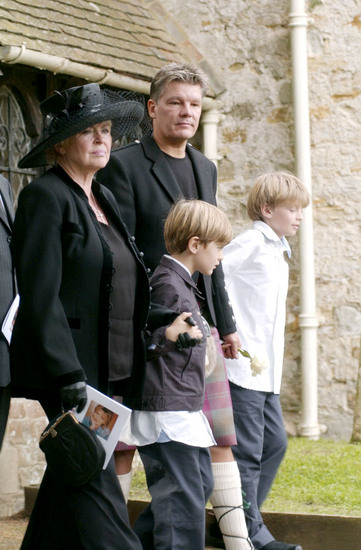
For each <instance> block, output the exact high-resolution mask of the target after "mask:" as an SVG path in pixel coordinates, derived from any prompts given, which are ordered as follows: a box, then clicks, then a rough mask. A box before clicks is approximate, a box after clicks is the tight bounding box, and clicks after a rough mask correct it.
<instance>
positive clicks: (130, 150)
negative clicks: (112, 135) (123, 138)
mask: <svg viewBox="0 0 361 550" xmlns="http://www.w3.org/2000/svg"><path fill="white" fill-rule="evenodd" d="M142 151H143V148H142V147H141V142H140V141H139V140H138V139H137V140H136V141H133V142H132V143H128V144H127V145H123V146H122V147H118V148H116V149H113V150H112V152H111V157H115V158H119V159H121V158H123V157H124V158H127V157H128V156H129V155H138V154H139V153H141V152H142Z"/></svg>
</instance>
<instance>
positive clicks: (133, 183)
mask: <svg viewBox="0 0 361 550" xmlns="http://www.w3.org/2000/svg"><path fill="white" fill-rule="evenodd" d="M187 153H188V155H189V157H190V159H191V162H192V166H193V170H194V175H195V180H196V184H197V189H198V198H199V199H201V200H204V201H206V202H209V203H210V204H216V198H215V197H216V191H217V171H216V167H215V166H214V164H213V162H211V161H210V160H209V159H207V158H206V157H205V156H204V155H203V154H202V153H200V152H199V151H197V149H195V148H194V147H192V146H191V145H187ZM97 179H98V180H99V181H101V182H102V183H103V184H104V185H105V186H106V187H108V188H109V189H110V190H111V191H112V192H113V194H114V196H115V198H116V200H117V203H118V206H119V208H120V211H121V215H122V218H123V220H124V222H125V223H126V224H127V226H128V229H129V231H130V233H131V234H132V235H134V236H135V240H136V242H137V245H138V247H139V249H140V250H142V251H143V252H144V261H145V264H146V266H147V267H149V268H150V269H151V271H152V272H153V271H154V270H155V268H156V267H157V265H158V264H159V262H160V259H161V257H162V256H163V254H165V253H166V249H165V244H164V238H163V226H164V221H165V219H166V217H167V215H168V213H169V210H170V208H171V206H172V204H173V202H174V201H175V200H177V199H178V198H180V197H182V191H181V189H180V187H179V185H178V183H177V181H176V179H175V177H174V174H173V172H172V170H171V169H170V167H169V164H168V163H167V161H166V159H165V157H164V155H163V153H162V151H161V149H160V148H159V147H158V145H157V143H156V142H155V141H154V139H153V137H151V136H148V137H145V138H143V139H142V140H141V141H140V142H136V143H132V144H131V145H128V146H126V147H123V148H121V149H117V150H115V151H113V153H112V154H111V156H110V160H109V162H108V164H107V166H106V167H105V168H103V169H102V170H101V171H100V172H98V174H97ZM204 285H205V292H206V300H207V303H208V308H209V311H210V314H211V317H212V321H213V323H214V324H215V325H216V326H217V328H218V330H219V332H220V334H221V335H226V334H230V333H233V332H235V331H236V326H235V321H234V317H233V312H232V308H231V305H230V302H229V299H228V295H227V292H226V290H225V285H224V278H223V270H222V267H221V266H218V267H217V268H216V269H215V271H214V272H213V275H212V276H211V277H204Z"/></svg>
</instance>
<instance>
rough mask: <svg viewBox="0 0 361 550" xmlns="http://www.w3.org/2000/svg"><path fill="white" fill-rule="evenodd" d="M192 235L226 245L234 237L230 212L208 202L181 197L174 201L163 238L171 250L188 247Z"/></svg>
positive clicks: (176, 251) (173, 251) (205, 240)
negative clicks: (228, 216) (226, 212)
mask: <svg viewBox="0 0 361 550" xmlns="http://www.w3.org/2000/svg"><path fill="white" fill-rule="evenodd" d="M191 237H198V238H199V240H200V242H201V243H202V244H208V243H210V242H216V243H217V244H218V245H220V246H225V245H226V244H228V243H229V242H230V241H231V240H232V238H233V230H232V226H231V224H230V222H229V220H228V218H227V216H226V215H225V214H224V212H222V211H221V210H220V209H219V208H217V206H213V205H212V204H209V203H208V202H204V201H200V200H196V199H191V200H186V199H181V200H178V201H177V202H175V203H174V205H173V207H172V209H171V211H170V212H169V214H168V217H167V219H166V222H165V226H164V240H165V245H166V248H167V250H168V252H169V254H175V253H181V252H184V250H186V248H187V245H188V241H189V239H190V238H191Z"/></svg>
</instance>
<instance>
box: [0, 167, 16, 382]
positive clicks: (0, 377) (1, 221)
mask: <svg viewBox="0 0 361 550" xmlns="http://www.w3.org/2000/svg"><path fill="white" fill-rule="evenodd" d="M0 195H1V197H2V200H3V203H4V206H5V210H4V209H3V208H2V207H1V206H0V328H1V325H2V322H3V320H4V317H5V315H6V313H7V312H8V309H9V307H10V305H11V302H12V301H13V299H14V292H15V285H14V273H13V267H12V259H11V250H10V243H11V232H12V226H13V221H14V207H13V201H12V193H11V186H10V183H9V182H8V180H7V179H5V178H4V177H3V176H0ZM9 383H10V361H9V346H8V343H7V341H6V340H5V338H4V336H3V334H2V332H1V330H0V386H7V385H8V384H9Z"/></svg>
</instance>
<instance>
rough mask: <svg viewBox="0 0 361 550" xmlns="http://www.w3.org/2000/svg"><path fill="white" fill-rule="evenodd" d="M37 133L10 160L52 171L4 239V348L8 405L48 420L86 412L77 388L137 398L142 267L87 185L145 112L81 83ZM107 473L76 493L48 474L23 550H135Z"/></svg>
mask: <svg viewBox="0 0 361 550" xmlns="http://www.w3.org/2000/svg"><path fill="white" fill-rule="evenodd" d="M41 110H42V113H43V115H44V116H45V125H46V128H45V132H44V135H43V138H42V139H41V141H40V143H39V144H38V145H37V146H36V147H35V148H34V149H32V151H30V153H29V154H28V155H26V156H25V157H24V158H23V159H22V160H21V161H20V163H19V166H21V167H22V168H24V167H33V166H41V165H45V164H49V163H52V164H53V167H52V168H50V169H49V170H48V171H47V172H45V173H44V174H43V175H42V176H41V177H39V178H38V179H37V180H35V181H34V182H32V183H31V184H30V185H28V186H27V187H25V188H24V190H23V191H22V192H21V194H20V198H19V206H18V210H17V214H16V221H15V225H14V232H13V249H14V261H15V266H16V272H17V277H18V285H19V294H20V308H19V312H18V315H17V319H16V322H15V327H14V331H13V337H12V342H11V362H12V388H13V395H14V396H22V397H27V398H31V399H37V400H39V401H40V403H41V404H42V406H43V408H44V410H45V412H46V414H47V416H48V417H49V418H53V417H54V416H56V415H57V414H58V413H59V412H60V411H61V410H62V409H65V410H68V409H71V408H73V407H77V410H78V412H80V411H81V410H82V409H83V408H84V407H85V403H86V385H87V384H89V385H91V386H93V387H95V388H97V389H98V390H100V391H102V392H103V393H105V394H108V395H110V396H111V395H127V394H129V395H132V396H133V397H134V396H137V395H139V396H140V394H141V390H142V379H143V375H144V365H145V346H144V341H143V329H144V327H145V323H146V320H147V314H148V309H149V285H148V277H147V273H146V269H145V268H144V265H143V262H142V259H141V257H140V255H139V253H138V251H137V249H136V246H135V243H134V238H132V237H131V236H130V235H129V233H128V232H127V230H126V228H125V226H124V225H123V223H122V221H121V218H120V216H119V214H118V208H117V205H116V201H115V199H114V198H113V195H112V194H111V193H110V192H109V191H108V190H107V189H106V188H104V187H103V186H101V185H99V184H98V183H97V182H96V181H95V179H94V176H95V173H96V172H97V170H99V169H100V168H103V167H104V166H105V164H106V163H107V161H108V159H109V154H110V149H111V143H112V137H114V138H118V137H120V136H121V135H124V134H127V133H128V134H129V132H130V131H132V130H133V129H134V127H136V126H137V125H138V124H139V123H140V121H141V119H142V117H143V113H144V108H143V104H142V102H141V101H139V98H137V97H135V94H133V95H131V94H120V93H117V92H111V91H109V90H102V89H100V88H99V86H98V85H97V84H87V85H85V86H80V87H76V88H71V89H69V90H66V91H64V92H60V93H59V92H57V93H56V94H55V95H53V96H52V97H50V98H49V99H47V100H45V101H44V102H43V103H42V104H41ZM127 518H128V516H127V511H126V505H125V503H124V499H123V497H122V494H121V491H120V488H119V483H118V482H117V478H116V475H115V470H114V464H113V461H112V460H111V461H110V463H109V466H108V467H107V468H106V469H105V470H102V471H101V473H100V474H99V475H98V476H97V477H96V478H95V479H93V480H92V481H91V482H88V483H86V484H85V485H82V486H81V487H73V486H66V485H64V484H63V483H61V482H60V481H59V480H58V479H57V478H56V476H53V475H52V474H51V473H50V472H49V469H47V471H46V472H45V475H44V479H43V482H42V485H41V487H40V490H39V494H38V498H37V502H36V504H35V508H34V511H33V514H32V517H31V519H30V523H29V527H28V530H27V533H26V535H25V538H24V541H23V545H22V549H23V550H25V549H31V550H35V549H36V550H49V549H51V550H57V549H59V550H60V549H62V550H71V549H74V550H75V549H76V550H81V549H83V548H84V549H102V550H115V549H122V550H128V549H129V550H137V549H140V548H141V546H140V543H139V541H138V539H137V537H136V536H135V535H134V533H133V532H132V531H131V529H130V528H129V525H128V519H127Z"/></svg>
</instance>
